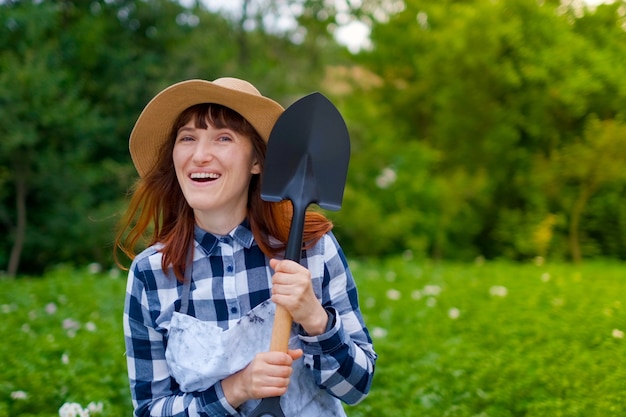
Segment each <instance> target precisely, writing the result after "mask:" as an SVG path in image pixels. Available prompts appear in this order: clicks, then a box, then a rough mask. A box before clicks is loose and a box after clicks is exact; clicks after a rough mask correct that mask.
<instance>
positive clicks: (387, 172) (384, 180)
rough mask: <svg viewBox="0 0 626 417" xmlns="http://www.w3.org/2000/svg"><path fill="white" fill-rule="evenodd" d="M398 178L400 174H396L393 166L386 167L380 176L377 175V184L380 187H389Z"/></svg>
mask: <svg viewBox="0 0 626 417" xmlns="http://www.w3.org/2000/svg"><path fill="white" fill-rule="evenodd" d="M397 178H398V175H397V174H396V171H394V170H393V169H391V168H384V169H383V170H382V171H381V172H380V174H379V175H378V177H376V185H377V186H378V188H382V189H385V188H389V187H390V186H391V185H392V184H393V183H394V182H396V179H397Z"/></svg>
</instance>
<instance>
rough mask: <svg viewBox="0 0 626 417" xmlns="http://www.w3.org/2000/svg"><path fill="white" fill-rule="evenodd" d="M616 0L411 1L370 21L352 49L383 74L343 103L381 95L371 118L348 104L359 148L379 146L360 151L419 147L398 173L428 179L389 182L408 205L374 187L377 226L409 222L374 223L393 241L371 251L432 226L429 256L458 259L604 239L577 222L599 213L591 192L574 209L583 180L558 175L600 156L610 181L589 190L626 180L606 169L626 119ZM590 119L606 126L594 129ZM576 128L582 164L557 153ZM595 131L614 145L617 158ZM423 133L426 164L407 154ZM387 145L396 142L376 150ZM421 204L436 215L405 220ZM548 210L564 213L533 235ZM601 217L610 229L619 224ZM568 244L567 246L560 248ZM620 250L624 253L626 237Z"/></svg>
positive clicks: (371, 160)
mask: <svg viewBox="0 0 626 417" xmlns="http://www.w3.org/2000/svg"><path fill="white" fill-rule="evenodd" d="M620 5H621V6H622V7H623V5H624V3H623V2H616V4H613V5H606V6H600V7H598V9H597V11H595V12H594V11H592V10H586V11H585V10H580V9H577V8H575V6H572V7H571V8H568V7H567V6H563V5H561V6H558V7H557V6H556V5H555V4H554V2H552V3H550V2H537V1H534V0H503V1H472V2H425V1H420V0H413V1H407V2H405V4H404V7H403V8H401V9H399V10H398V11H396V12H395V13H391V14H390V15H389V17H388V20H382V21H380V22H376V20H374V22H375V23H374V24H373V31H372V43H373V49H372V50H371V51H367V52H364V53H362V54H360V55H359V56H358V57H357V61H358V62H360V63H362V65H364V66H365V67H366V68H367V69H369V70H370V71H371V72H372V73H373V74H375V76H376V77H378V83H377V85H374V86H373V87H372V86H371V85H366V88H361V89H358V88H357V89H356V90H354V92H353V94H352V96H351V98H350V97H348V98H346V101H347V103H346V108H350V107H353V106H354V107H357V108H359V109H360V108H363V106H364V105H362V104H361V103H362V102H364V101H369V102H370V103H372V104H371V105H373V106H375V107H374V108H373V109H371V110H372V111H371V112H368V113H367V116H366V117H359V115H358V114H355V113H354V112H353V111H352V110H348V114H350V115H351V119H350V121H351V123H352V124H353V125H358V128H357V129H358V130H357V131H358V134H359V135H360V137H359V138H358V140H360V141H362V143H363V144H362V145H361V148H362V149H373V152H371V153H369V152H367V154H366V155H363V156H359V158H363V160H365V158H367V163H368V164H371V165H372V166H376V165H377V163H378V164H381V163H382V164H389V162H390V160H391V158H392V157H390V155H392V154H394V153H395V154H396V155H403V156H407V158H408V157H409V156H411V157H413V158H414V161H415V163H414V164H410V165H408V166H404V167H400V166H398V167H397V172H396V175H397V177H398V178H400V177H402V176H409V175H414V177H415V178H417V179H416V180H415V182H416V183H417V184H419V185H418V187H419V189H416V188H415V187H407V186H406V185H405V184H403V185H402V186H399V187H398V189H396V190H394V191H395V193H398V194H401V195H402V197H401V199H402V200H403V201H408V202H411V204H412V207H411V208H409V207H407V206H406V205H405V206H402V205H399V204H393V205H392V207H383V204H386V202H388V201H389V196H388V195H385V194H384V193H383V192H381V191H377V190H375V189H374V190H371V189H369V188H368V189H367V193H368V197H369V198H370V199H371V202H370V205H374V206H380V207H376V208H378V210H372V211H371V216H369V219H368V220H369V224H376V225H378V224H380V225H384V224H386V223H387V222H388V219H390V218H397V217H400V218H402V219H403V221H405V222H406V227H405V229H404V230H403V231H401V232H398V231H394V230H389V229H385V230H386V231H388V232H389V233H391V234H392V236H384V235H383V234H378V235H375V233H376V231H377V229H376V228H374V229H373V230H372V233H370V236H371V237H372V240H377V238H381V239H384V240H385V241H387V242H389V243H391V244H388V245H386V246H385V250H381V248H380V246H378V245H376V244H374V245H372V248H371V250H370V251H369V252H366V253H368V254H370V255H379V254H384V253H390V252H391V253H400V252H402V251H403V250H405V249H407V248H412V249H414V245H411V243H410V242H409V240H412V239H415V235H419V236H422V237H423V238H424V241H425V242H426V245H425V247H424V248H423V249H424V252H425V253H424V254H425V255H429V256H434V257H439V256H443V257H449V258H454V259H463V258H466V257H468V256H472V254H474V255H475V254H482V255H484V256H487V257H488V258H496V257H508V258H512V259H528V258H532V257H533V256H536V255H538V254H539V253H540V252H542V251H544V252H546V254H547V255H549V256H552V257H553V258H562V257H569V256H571V257H572V258H574V259H577V258H579V256H577V254H576V245H577V242H578V243H579V242H583V241H593V243H594V244H595V245H596V246H597V247H602V246H603V243H601V242H602V240H603V239H602V238H600V237H599V236H600V235H599V234H597V233H592V231H591V230H589V229H587V228H586V223H585V222H584V221H581V220H580V218H581V216H582V217H586V216H590V215H593V213H589V212H588V207H589V206H588V205H587V204H586V203H587V202H586V201H584V204H579V206H578V207H576V206H574V205H573V204H571V203H570V202H571V201H572V200H571V199H572V197H571V195H572V194H573V195H576V194H580V193H583V194H587V191H585V189H586V188H587V186H586V184H585V182H586V181H588V178H587V177H585V176H579V177H577V178H576V179H574V178H572V177H571V176H570V179H569V180H568V181H567V184H564V183H563V182H559V181H558V179H559V178H562V175H563V173H564V172H565V169H566V168H567V167H569V168H571V169H583V166H588V164H587V165H585V164H584V162H585V161H589V162H591V161H597V159H596V158H597V157H598V156H600V155H602V156H601V157H602V158H603V159H606V160H607V164H604V163H596V165H595V167H597V172H598V175H599V176H600V178H606V182H603V185H601V186H598V187H597V189H594V190H593V195H592V196H591V197H589V198H593V199H600V200H601V199H604V198H608V195H607V194H605V193H607V192H608V190H609V188H610V184H621V185H623V184H624V180H623V179H621V178H619V177H618V176H616V175H613V174H611V173H610V172H614V170H613V168H612V166H613V161H620V163H622V164H623V161H624V156H623V151H622V150H623V134H622V133H617V131H618V129H619V128H617V127H616V128H610V126H620V125H621V124H623V120H624V119H625V117H626V115H625V114H624V109H623V105H621V104H619V103H620V102H621V103H623V102H624V101H625V100H626V96H625V91H624V88H623V82H622V80H621V78H622V76H621V75H620V74H623V73H625V72H626V67H625V66H624V65H625V64H624V61H623V60H621V61H620V60H619V57H621V56H623V55H624V53H626V32H624V30H623V24H624V18H623V15H622V14H621V12H620V11H619V10H620V9H619V7H620ZM399 28H402V29H399ZM358 84H359V82H358V80H357V85H358ZM361 84H362V85H365V84H364V83H361ZM594 120H595V121H596V122H594ZM594 123H596V124H595V125H594ZM598 123H599V125H598ZM380 125H382V126H383V128H384V133H383V134H381V131H380V130H379V129H378V127H380ZM594 126H595V127H594ZM598 126H605V128H600V127H598ZM589 129H595V131H596V132H597V131H598V129H604V130H602V132H603V133H594V134H590V133H589ZM611 129H612V130H611ZM610 132H613V133H610ZM591 137H593V139H591ZM581 138H585V139H584V143H585V145H584V147H583V148H582V149H580V152H581V154H577V158H578V159H576V162H575V163H572V162H571V161H570V162H568V165H567V167H564V166H563V165H559V163H558V161H559V155H561V153H562V152H568V149H571V147H572V146H574V144H575V143H578V142H580V141H581ZM601 138H605V139H601ZM596 139H597V140H596ZM599 140H606V142H605V143H607V144H608V143H611V146H613V148H614V151H613V152H612V153H611V154H610V156H609V153H608V152H607V148H606V147H604V148H603V147H601V145H600V144H599V142H598V141H599ZM416 142H417V143H419V144H420V145H419V148H421V149H422V151H421V153H423V154H425V155H429V154H434V155H436V159H430V160H429V161H430V164H429V166H427V167H423V165H422V164H421V163H420V161H421V160H422V159H423V157H422V158H420V157H419V156H416V155H415V154H414V152H412V150H415V149H417V148H418V145H416V144H415V143H416ZM594 143H596V145H594ZM378 144H380V145H379V146H377V145H378ZM383 144H384V146H386V147H387V150H386V152H384V153H381V152H380V147H382V146H383ZM618 149H619V152H617V150H618ZM557 166H558V167H559V168H557ZM422 169H425V171H422ZM590 169H591V168H590ZM402 170H407V172H405V173H403V172H402ZM424 177H426V178H428V183H427V184H426V185H425V184H424V182H423V181H422V180H421V179H422V178H424ZM609 178H610V179H609ZM428 185H430V186H431V187H432V191H430V192H429V190H427V188H428ZM370 190H371V191H370ZM570 193H571V194H570ZM426 195H429V196H431V198H430V199H429V198H427V197H426ZM363 198H366V197H365V196H363ZM391 199H392V200H393V199H394V198H393V197H392V198H391ZM381 201H385V203H381ZM429 203H432V204H429ZM624 204H626V202H625V201H624V200H623V199H622V200H621V202H620V205H624ZM409 210H413V212H414V213H413V214H412V215H410V214H409V213H408V211H409ZM415 212H420V214H416V213H415ZM339 216H341V215H339ZM346 216H352V213H349V214H346ZM418 216H419V217H422V218H424V219H428V220H427V223H428V226H429V227H426V228H415V227H414V226H413V224H414V223H412V222H411V221H410V218H411V217H413V218H415V217H418ZM552 217H554V218H556V219H558V221H557V222H555V227H554V228H553V229H552V231H551V235H552V240H551V241H550V242H548V244H547V245H546V244H542V245H537V243H536V242H535V241H534V238H533V236H535V235H536V231H537V228H539V227H541V225H542V224H544V221H545V219H548V218H552ZM579 225H580V231H579ZM596 225H597V224H596ZM557 226H558V227H557ZM383 227H384V226H381V228H383ZM601 227H602V228H603V229H604V231H605V233H609V232H610V230H611V229H612V228H613V225H612V224H611V223H610V222H606V223H605V224H604V225H603V226H601ZM396 230H397V229H396ZM622 233H623V232H622ZM568 241H569V244H568V243H567V242H568ZM563 242H566V243H565V247H566V248H567V247H568V246H569V247H570V248H569V249H568V250H565V251H564V250H562V249H561V248H562V246H561V244H562V243H563ZM348 244H352V241H349V242H348ZM361 246H364V244H363V243H361ZM355 249H356V247H355ZM358 250H359V253H361V249H360V248H358ZM618 252H619V253H620V255H618V256H619V257H621V258H623V257H624V256H625V254H626V248H624V247H622V248H621V249H619V251H618ZM585 254H587V255H590V256H593V255H598V254H603V252H602V251H601V250H600V251H585Z"/></svg>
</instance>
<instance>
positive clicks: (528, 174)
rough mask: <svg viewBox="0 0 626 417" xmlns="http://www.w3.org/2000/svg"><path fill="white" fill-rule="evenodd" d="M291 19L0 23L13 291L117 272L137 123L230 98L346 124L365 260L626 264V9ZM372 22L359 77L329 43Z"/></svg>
mask: <svg viewBox="0 0 626 417" xmlns="http://www.w3.org/2000/svg"><path fill="white" fill-rule="evenodd" d="M297 3H298V4H297V5H295V4H294V5H292V4H291V3H290V4H289V5H286V3H285V2H280V1H274V0H272V1H267V2H243V3H242V6H241V9H240V10H239V14H235V15H234V16H235V17H232V16H231V17H229V16H221V15H219V14H216V13H212V12H210V11H208V10H207V9H206V7H205V6H203V3H202V2H193V5H192V6H189V7H184V6H183V5H181V4H180V3H179V2H177V1H175V0H153V1H134V0H120V1H108V0H94V1H90V2H82V1H76V0H63V1H52V0H44V1H33V0H12V1H4V2H0V22H3V23H2V24H1V25H0V136H1V137H2V141H0V270H8V272H9V273H10V274H13V273H15V272H20V273H31V274H33V273H34V274H36V273H40V272H41V271H44V270H45V269H46V268H49V267H52V266H53V265H55V264H57V263H72V264H75V265H84V264H87V263H89V262H94V261H96V262H100V263H102V264H109V265H110V264H111V263H112V256H111V251H112V248H111V243H112V240H113V233H112V232H113V230H114V225H115V223H116V221H117V219H118V215H119V212H120V211H121V210H123V208H124V207H125V204H126V203H125V200H124V198H125V193H126V191H127V190H128V189H129V188H130V186H131V185H132V183H133V181H134V179H135V178H136V173H135V172H134V169H133V167H132V164H131V161H130V158H129V155H128V144H127V139H128V135H129V131H130V129H131V128H132V126H133V123H134V121H135V120H136V118H137V116H138V115H139V113H140V111H141V109H142V108H143V106H144V105H145V104H146V103H147V102H148V100H149V99H150V98H151V97H153V95H154V94H155V93H156V92H158V91H159V90H160V89H162V88H164V87H165V86H167V85H170V84H172V83H173V82H176V81H180V80H182V79H189V78H203V79H215V78H218V77H221V76H238V77H242V78H246V79H249V80H251V81H252V82H253V83H254V84H255V85H257V86H258V87H259V89H260V90H261V91H262V92H263V93H264V94H266V95H269V96H271V97H273V98H275V99H277V100H278V101H279V102H281V103H282V104H283V105H285V106H287V105H289V104H290V103H291V102H293V101H294V100H295V99H296V98H298V97H300V96H302V95H304V94H307V93H309V92H311V91H314V90H320V91H322V92H324V93H325V94H327V95H328V96H329V97H330V98H331V99H332V100H333V102H335V103H336V104H337V106H338V107H339V108H340V110H341V112H342V114H343V115H344V116H345V118H346V121H347V123H348V127H349V129H350V132H351V136H352V145H353V154H352V160H351V165H350V174H349V177H348V185H347V188H346V193H345V202H344V207H343V209H342V210H341V211H340V212H338V213H331V214H330V215H331V217H332V218H333V220H334V221H335V223H336V225H337V228H336V232H337V234H338V235H339V236H340V237H341V240H342V243H343V244H344V247H345V248H346V251H347V252H348V253H351V254H353V255H354V256H364V257H367V256H387V255H392V254H400V253H404V252H405V251H410V252H411V253H412V254H413V256H415V257H419V258H432V259H455V260H469V259H474V258H475V257H476V256H485V257H486V258H488V259H497V258H509V259H515V260H527V259H532V258H533V257H535V256H543V257H548V258H550V259H570V258H571V259H574V260H578V259H580V258H583V257H613V258H618V259H625V258H626V241H625V240H624V238H623V237H622V236H625V235H626V233H624V231H625V230H624V227H626V226H625V224H626V223H625V222H624V210H623V207H626V193H624V187H625V186H626V179H624V177H623V175H622V174H621V173H622V172H623V170H622V169H621V165H623V161H624V140H623V136H624V133H623V132H624V124H625V123H626V114H625V113H624V106H623V103H624V102H626V87H625V86H626V84H625V83H624V82H623V79H622V78H623V74H624V73H626V64H625V61H624V59H623V57H624V56H626V32H625V31H624V25H625V19H624V16H623V7H626V2H625V1H624V0H620V1H615V2H613V3H612V4H606V5H601V6H598V7H597V8H594V9H581V8H580V4H579V2H559V1H549V2H538V1H535V0H498V1H492V0H473V1H464V2H460V1H440V2H432V1H423V0H411V1H405V2H387V1H380V0H367V1H362V2H356V3H355V2H346V3H345V4H343V3H341V2H340V3H333V2H327V1H321V0H306V1H301V2H297ZM357 3H358V6H359V7H357ZM285 16H289V17H291V18H293V23H294V25H293V26H285V27H283V25H277V24H275V23H276V22H278V21H279V20H280V18H281V17H282V18H284V17H285ZM356 19H360V20H361V21H363V22H365V23H367V24H368V25H370V27H371V28H372V35H371V41H372V48H371V49H370V50H366V51H362V52H361V53H359V54H357V55H351V54H348V53H347V52H346V51H345V50H344V49H342V48H341V47H340V46H339V45H338V44H337V43H336V42H335V40H334V39H333V37H332V34H333V33H334V31H335V30H336V29H337V27H338V25H340V24H341V23H345V22H347V21H350V20H356ZM281 21H282V20H281ZM599 160H600V161H601V162H600V163H598V162H597V161H599ZM16 255H19V256H16ZM16 261H21V262H19V265H18V262H16Z"/></svg>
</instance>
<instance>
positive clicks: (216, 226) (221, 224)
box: [195, 212, 247, 236]
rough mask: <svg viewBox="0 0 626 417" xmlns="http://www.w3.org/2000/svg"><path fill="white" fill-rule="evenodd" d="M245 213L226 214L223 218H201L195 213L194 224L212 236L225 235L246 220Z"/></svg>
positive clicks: (213, 216) (201, 216)
mask: <svg viewBox="0 0 626 417" xmlns="http://www.w3.org/2000/svg"><path fill="white" fill-rule="evenodd" d="M246 214H247V213H245V212H244V213H228V214H225V215H223V216H215V215H211V216H203V215H202V214H201V213H195V219H196V224H197V225H198V226H199V227H200V228H201V229H203V230H205V231H207V232H209V233H212V234H214V235H222V236H223V235H227V234H228V233H230V232H231V231H232V230H233V229H234V228H235V227H237V226H239V225H240V224H241V222H243V221H244V219H245V218H246Z"/></svg>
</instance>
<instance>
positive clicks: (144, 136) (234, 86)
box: [129, 78, 284, 177]
mask: <svg viewBox="0 0 626 417" xmlns="http://www.w3.org/2000/svg"><path fill="white" fill-rule="evenodd" d="M201 103H217V104H221V105H222V106H226V107H228V108H230V109H232V110H235V111H236V112H237V113H239V114H241V115H242V116H243V117H244V118H245V119H246V120H247V121H248V122H249V123H250V124H251V125H252V126H253V127H254V128H255V129H256V131H257V132H258V133H259V135H261V137H262V138H263V140H265V141H266V142H267V140H268V138H269V136H270V132H271V131H272V128H273V127H274V123H276V120H277V119H278V116H280V115H281V113H282V112H283V110H284V109H283V107H282V106H281V105H280V104H278V103H277V102H275V101H274V100H272V99H270V98H267V97H264V96H262V95H261V93H260V92H259V90H257V89H256V87H254V86H253V85H252V84H250V83H249V82H247V81H244V80H240V79H238V78H218V79H217V80H215V81H213V82H211V81H205V80H188V81H182V82H180V83H177V84H174V85H172V86H170V87H168V88H166V89H165V90H163V91H161V92H160V93H159V94H157V95H156V96H155V97H154V98H153V99H152V100H151V101H150V102H149V103H148V105H147V106H146V107H145V108H144V109H143V111H142V112H141V115H140V116H139V119H137V122H136V123H135V127H134V128H133V131H132V132H131V134H130V141H129V148H130V156H131V158H132V160H133V163H134V164H135V168H137V172H138V173H139V175H140V176H142V177H143V176H144V175H146V174H147V173H148V172H149V171H150V170H151V169H152V168H153V167H154V165H155V163H156V159H157V156H158V153H159V149H160V148H161V146H162V145H163V144H164V143H165V142H167V139H168V136H169V134H170V131H171V129H172V126H173V125H174V122H175V121H176V118H177V117H178V115H179V114H180V113H182V111H183V110H185V109H187V108H188V107H191V106H193V105H195V104H201Z"/></svg>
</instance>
